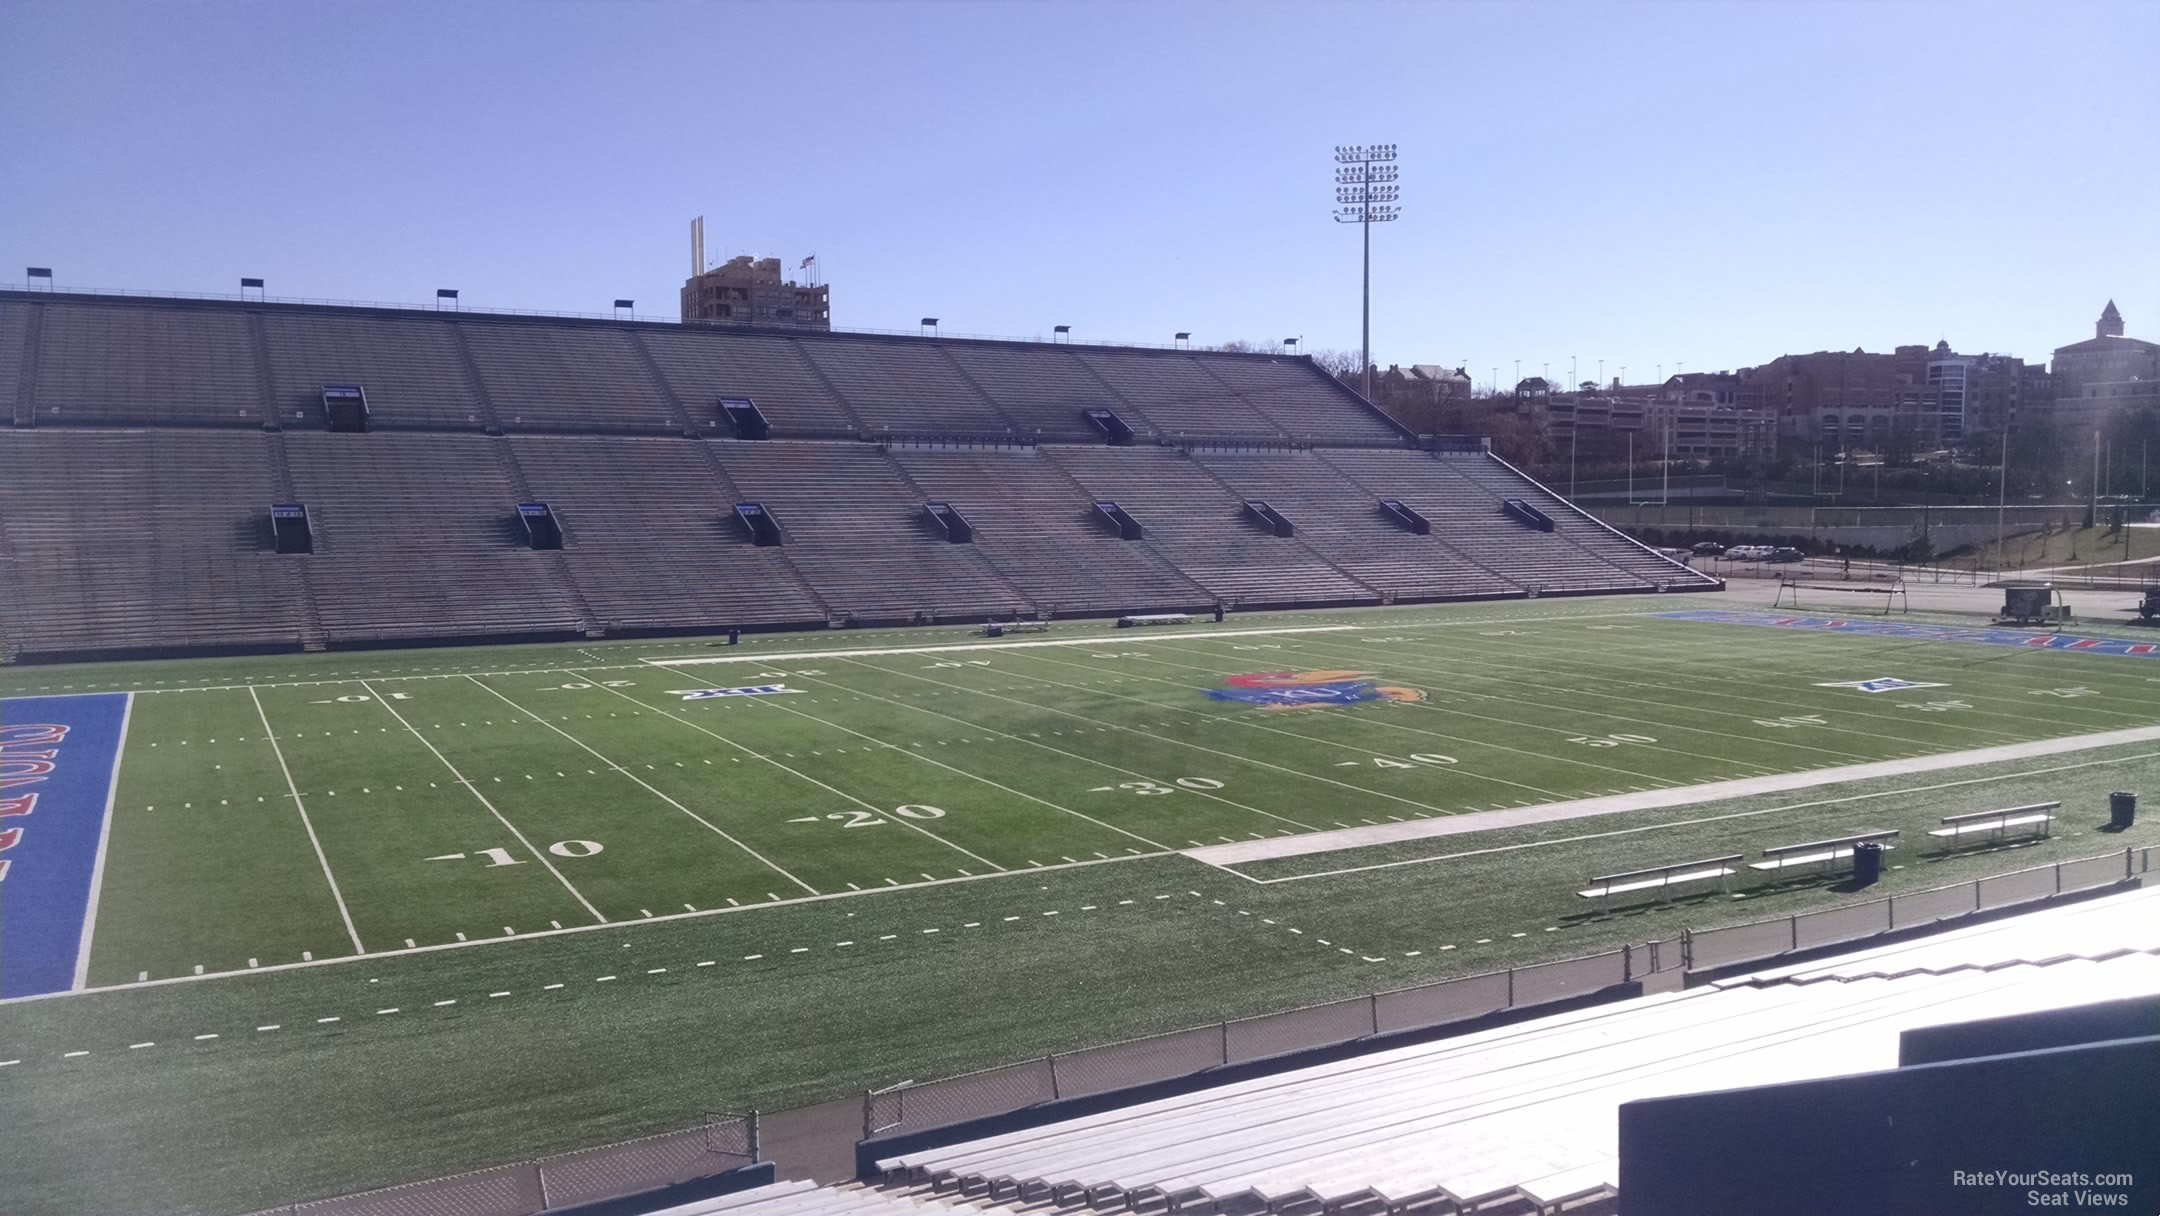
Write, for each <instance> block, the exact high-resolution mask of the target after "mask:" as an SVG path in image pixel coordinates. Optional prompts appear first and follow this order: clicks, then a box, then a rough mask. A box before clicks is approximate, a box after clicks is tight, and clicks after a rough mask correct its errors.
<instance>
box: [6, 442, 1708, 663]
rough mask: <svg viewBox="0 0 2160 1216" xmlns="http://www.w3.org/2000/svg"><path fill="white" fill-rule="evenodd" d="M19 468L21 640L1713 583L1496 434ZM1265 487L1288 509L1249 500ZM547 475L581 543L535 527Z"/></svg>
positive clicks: (309, 633)
mask: <svg viewBox="0 0 2160 1216" xmlns="http://www.w3.org/2000/svg"><path fill="white" fill-rule="evenodd" d="M0 464H4V466H5V467H7V468H8V469H9V470H10V476H9V477H8V478H7V479H5V481H4V482H0V545H4V546H5V549H4V550H0V556H5V557H6V558H7V559H8V561H9V568H10V570H11V571H14V572H15V576H14V577H11V578H9V579H7V580H4V582H5V583H6V587H5V589H4V590H0V596H4V597H5V599H4V600H0V606H4V607H5V609H6V610H7V613H8V621H9V624H10V628H9V630H8V631H7V635H6V637H5V643H6V645H7V648H8V651H9V653H10V654H11V655H13V656H17V657H20V656H38V655H53V654H62V653H115V652H127V651H145V650H153V649H161V648H164V649H187V648H220V647H288V648H289V647H293V646H299V645H317V646H322V645H351V644H363V643H369V642H378V641H387V640H396V639H409V640H421V639H432V638H468V637H469V638H479V637H499V636H512V635H517V636H530V635H546V634H572V633H578V632H585V633H600V632H606V633H624V632H662V631H669V630H677V631H689V630H697V629H707V630H711V629H720V628H727V627H736V626H747V627H757V626H780V625H813V624H820V623H826V622H831V621H836V620H852V621H857V622H862V621H871V620H879V621H894V620H899V621H905V620H913V619H926V620H927V619H941V620H953V619H980V618H984V617H990V616H1009V615H1011V614H1016V613H1026V614H1034V613H1041V612H1049V613H1059V614H1065V615H1084V614H1102V613H1116V612H1131V611H1148V610H1158V611H1194V610H1201V609H1206V608H1209V607H1211V606H1212V605H1214V604H1216V603H1218V602H1222V603H1225V604H1227V605H1229V606H1231V607H1246V608H1254V607H1261V606H1288V605H1301V604H1306V605H1309V604H1330V603H1376V602H1380V601H1382V600H1402V601H1407V600H1419V599H1442V598H1453V597H1477V596H1488V597H1489V596H1511V595H1524V594H1529V593H1533V592H1536V593H1546V592H1560V591H1569V592H1583V591H1639V590H1649V589H1652V588H1655V587H1658V586H1661V585H1664V586H1671V587H1684V586H1704V585H1711V584H1709V582H1708V580H1705V579H1703V578H1701V576H1699V575H1695V574H1694V573H1693V572H1691V571H1688V570H1686V569H1685V568H1683V567H1680V566H1676V565H1674V564H1672V563H1670V562H1666V561H1665V560H1664V559H1662V558H1659V557H1657V556H1656V555H1655V554H1653V553H1650V552H1649V551H1647V550H1643V549H1641V548H1640V547H1639V546H1636V545H1634V544H1633V543H1632V542H1629V541H1627V540H1625V539H1623V538H1621V537H1619V536H1618V535H1617V534H1614V533H1611V532H1608V531H1606V530H1604V529H1603V528H1602V527H1601V526H1600V525H1598V524H1596V523H1595V522H1594V521H1591V520H1589V519H1588V518H1587V517H1585V516H1581V515H1578V514H1576V513H1574V512H1572V511H1570V510H1568V509H1567V508H1565V507H1564V505H1562V504H1561V503H1560V502H1559V500H1557V499H1554V498H1551V497H1550V496H1546V497H1545V499H1544V501H1546V502H1547V505H1548V506H1549V507H1550V508H1551V511H1552V514H1553V516H1554V518H1555V519H1557V520H1559V521H1560V524H1561V526H1560V528H1559V529H1558V530H1556V531H1555V532H1553V533H1549V534H1548V533H1540V532H1534V531H1530V530H1528V529H1525V528H1523V527H1522V526H1521V525H1520V524H1518V523H1516V522H1515V521H1513V520H1512V519H1510V518H1508V517H1506V516H1505V515H1503V514H1502V513H1501V511H1500V510H1499V509H1498V506H1497V503H1498V498H1497V495H1499V494H1502V493H1505V494H1508V495H1532V494H1541V493H1542V491H1539V490H1538V489H1537V487H1535V485H1534V484H1533V483H1530V482H1529V481H1528V480H1527V479H1525V478H1523V477H1521V476H1520V475H1519V474H1516V473H1514V472H1513V471H1512V470H1509V469H1507V468H1505V467H1504V466H1501V465H1499V464H1497V463H1496V462H1493V461H1491V460H1490V458H1488V457H1484V456H1478V455H1469V456H1445V457H1436V456H1433V455H1428V454H1424V453H1419V452H1413V451H1408V450H1392V451H1391V450H1363V449H1350V450H1340V451H1325V452H1322V451H1299V452H1290V451H1278V452H1270V453H1264V454H1249V453H1236V452H1231V453H1208V452H1205V451H1202V452H1200V453H1198V454H1192V455H1188V454H1186V453H1184V452H1181V451H1179V450H1176V449H1170V448H1161V447H1135V448H1115V447H1107V446H1092V445H1070V446H1066V445H1044V446H1034V447H1011V448H967V449H960V448H933V447H906V446H899V447H890V448H888V447H885V446H882V445H875V444H867V443H861V442H855V441H787V440H780V441H767V442H757V443H751V442H741V441H734V440H706V439H698V440H688V439H683V438H679V437H660V436H653V437H636V436H621V435H511V436H508V437H494V436H487V435H482V434H470V433H432V434H429V433H412V432H395V431H389V432H375V433H368V434H334V433H328V432H321V431H284V432H262V431H230V430H214V429H205V428H165V429H143V430H136V429H93V428H85V429H75V428H62V427H35V428H14V429H9V430H0ZM1261 497H1264V498H1267V499H1270V500H1272V501H1273V502H1274V504H1275V505H1276V507H1277V508H1278V509H1279V511H1280V512H1281V513H1282V514H1283V515H1284V516H1285V517H1286V518H1288V519H1289V520H1290V521H1291V522H1292V523H1294V524H1295V526H1296V529H1297V531H1296V534H1295V535H1293V536H1289V537H1282V536H1277V535H1275V534H1274V533H1273V532H1272V531H1270V530H1269V529H1267V528H1264V527H1262V526H1260V525H1259V524H1258V523H1257V522H1256V521H1254V520H1253V519H1251V518H1249V517H1248V515H1247V514H1246V511H1245V506H1244V504H1245V502H1246V500H1248V499H1251V498H1261ZM1383 497H1396V498H1400V499H1403V500H1405V501H1408V502H1411V503H1413V504H1415V505H1417V506H1418V508H1419V509H1420V510H1422V511H1424V512H1426V513H1427V514H1428V515H1429V516H1430V517H1431V518H1432V519H1433V520H1434V521H1435V526H1434V529H1433V531H1432V533H1431V534H1430V535H1417V534H1414V533H1412V532H1410V531H1407V530H1405V529H1403V528H1401V527H1400V526H1398V525H1397V524H1395V523H1393V522H1391V521H1390V520H1389V519H1388V517H1387V516H1386V515H1385V514H1384V513H1383V512H1382V511H1381V510H1380V508H1379V506H1378V500H1379V499H1381V498H1383ZM1103 499H1109V500H1114V501H1117V502H1119V503H1120V504H1121V505H1122V506H1123V507H1124V509H1125V510H1126V511H1127V512H1128V513H1129V514H1130V515H1131V516H1133V517H1134V518H1136V519H1137V520H1139V521H1140V522H1141V524H1142V525H1143V527H1144V529H1145V533H1144V537H1143V539H1140V540H1138V541H1127V540H1121V539H1119V538H1118V537H1117V536H1116V534H1115V533H1114V532H1112V531H1111V530H1110V529H1109V528H1108V527H1106V526H1105V525H1104V523H1103V522H1102V521H1101V520H1100V518H1099V517H1098V516H1097V515H1096V513H1095V511H1094V507H1093V504H1094V502H1095V501H1097V500H1103ZM273 501H277V502H300V503H303V504H305V505H306V506H307V508H308V512H309V516H310V522H311V527H312V531H313V535H314V542H315V543H314V552H313V553H311V554H306V555H288V556H280V555H277V554H275V553H273V552H272V551H271V538H270V532H269V527H268V522H267V514H268V507H269V504H270V503H271V502H273ZM530 501H543V502H547V503H549V504H550V505H551V507H552V508H553V510H554V513H555V517H556V519H557V520H558V522H559V523H560V525H561V528H562V532H563V547H562V548H561V550H559V551H537V550H534V549H532V548H529V547H527V546H526V544H525V537H524V533H523V531H522V529H521V528H520V527H519V525H518V523H517V522H516V511H515V506H516V504H517V503H520V502H530ZM741 502H757V503H761V504H763V505H764V507H765V508H766V510H767V511H768V512H770V514H771V516H772V517H773V518H774V519H775V520H777V521H778V523H779V525H780V528H781V533H782V543H781V544H780V545H778V546H771V547H759V546H756V545H754V544H752V543H751V541H750V539H749V538H748V537H747V536H746V535H745V534H744V532H743V531H742V530H741V528H740V527H739V526H738V525H737V523H736V521H735V519H734V517H733V507H734V504H736V503H741ZM929 502H949V503H951V504H952V505H953V506H954V507H955V508H956V509H958V510H959V511H960V512H961V514H962V515H963V516H965V517H966V518H967V519H968V520H970V521H971V522H972V523H973V525H974V542H973V543H971V544H950V543H947V541H946V537H945V534H944V532H943V531H942V530H941V529H939V528H938V527H937V526H935V525H934V524H933V523H932V522H931V521H930V520H929V518H928V517H927V515H926V514H925V511H924V505H925V504H926V503H929Z"/></svg>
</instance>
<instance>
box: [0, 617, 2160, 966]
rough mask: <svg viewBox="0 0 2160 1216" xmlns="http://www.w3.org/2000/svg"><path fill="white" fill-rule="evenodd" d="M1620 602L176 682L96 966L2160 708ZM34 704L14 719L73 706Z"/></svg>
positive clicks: (356, 945)
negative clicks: (1542, 611)
mask: <svg viewBox="0 0 2160 1216" xmlns="http://www.w3.org/2000/svg"><path fill="white" fill-rule="evenodd" d="M1602 608H1603V610H1602V611H1601V610H1599V609H1598V608H1597V607H1592V606H1589V605H1576V606H1572V610H1570V611H1565V612H1564V614H1554V615H1535V616H1531V615H1523V616H1511V615H1509V614H1506V613H1489V614H1487V615H1488V617H1489V619H1485V620H1482V621H1473V622H1470V623H1463V622H1459V621H1454V620H1451V619H1450V618H1449V617H1448V616H1447V615H1445V614H1432V616H1433V619H1430V620H1425V621H1419V620H1416V619H1408V620H1401V621H1396V622H1387V623H1373V622H1361V621H1358V620H1356V619H1355V618H1351V619H1345V620H1342V621H1339V622H1331V623H1284V624H1280V625H1272V626H1270V625H1256V626H1237V627H1213V626H1207V625H1198V626H1193V627H1189V628H1188V629H1186V630H1185V631H1182V632H1179V631H1175V630H1173V629H1165V630H1163V631H1161V632H1156V633H1148V632H1142V631H1134V630H1126V631H1116V632H1105V631H1103V630H1101V629H1100V628H1099V627H1089V626H1078V627H1074V628H1073V630H1072V632H1080V633H1085V634H1087V635H1088V636H1085V637H1078V638H1072V637H1060V636H1049V637H1025V638H1015V639H1007V640H1001V641H991V640H987V639H974V638H969V637H966V636H965V635H958V636H955V635H952V634H946V635H940V636H937V637H936V638H935V639H934V640H932V639H928V638H925V639H922V644H919V645H913V646H909V645H899V646H893V645H884V646H840V645H835V644H834V643H833V642H832V641H831V640H827V639H819V640H820V641H824V643H825V645H824V646H823V647H816V646H811V645H802V644H801V643H803V642H806V641H808V639H800V638H798V639H795V640H796V641H797V642H798V645H797V646H795V647H794V648H791V649H781V648H780V647H779V646H767V647H765V649H766V650H768V651H770V652H772V653H770V654H768V655H767V656H765V657H759V656H757V655H754V654H745V655H737V654H733V653H730V652H729V651H728V650H727V649H726V648H721V649H718V650H715V649H710V648H705V647H702V646H698V645H688V646H682V647H676V648H661V649H660V651H659V652H657V653H648V654H645V655H642V656H640V657H639V658H638V659H637V660H636V661H632V662H609V663H593V662H590V661H577V660H576V659H575V658H574V657H573V659H572V660H571V661H565V662H562V663H560V664H554V665H534V666H519V665H516V664H511V663H506V664H503V665H502V666H501V667H500V668H498V669H496V670H482V671H463V672H455V673H452V672H427V673H423V674H383V675H369V674H363V673H362V672H360V671H347V672H341V673H338V674H337V675H334V676H325V677H322V678H314V679H275V678H266V679H254V680H249V681H246V682H242V683H239V684H227V683H206V684H203V685H196V686H181V687H177V688H156V687H155V686H153V688H152V689H150V690H144V691H140V692H138V693H137V694H136V695H135V696H134V697H133V701H132V705H131V706H130V707H129V708H128V709H127V712H126V728H125V738H124V739H123V740H122V745H121V751H120V756H119V764H118V770H117V779H116V782H115V784H114V787H113V788H112V790H111V791H110V795H111V803H112V812H111V822H110V827H109V840H108V841H107V842H106V846H105V854H106V855H105V858H104V862H103V873H102V875H101V877H100V881H99V887H100V891H99V892H98V893H97V896H96V898H95V902H94V904H93V905H91V908H92V909H93V910H94V914H95V919H94V923H92V924H90V925H89V926H88V933H87V935H86V940H87V941H88V944H89V949H88V957H87V967H85V968H81V970H82V976H83V980H84V982H85V983H86V984H87V985H89V986H101V985H110V984H119V983H128V982H140V981H145V980H153V979H167V978H170V977H174V976H189V975H195V974H207V973H216V972H226V971H236V970H245V969H248V968H257V967H264V966H275V965H278V964H289V963H297V962H303V961H316V960H326V959H332V958H337V957H340V956H347V955H359V954H364V953H370V954H371V953H383V952H392V951H398V950H412V949H420V948H424V947H435V946H443V945H446V944H453V943H471V942H477V941H482V940H486V939H496V938H508V937H515V936H520V935H531V934H535V933H546V932H555V931H564V930H569V929H572V928H584V927H589V926H596V925H605V924H611V923H617V922H623V921H635V920H642V919H654V918H660V917H679V916H694V915H701V914H715V913H722V912H727V911H732V910H738V909H744V908H749V907H754V906H758V905H768V904H775V903H785V902H789V901H795V900H803V899H811V898H820V897H831V896H839V895H852V894H861V893H867V892H876V891H878V890H881V889H886V890H889V889H892V888H897V887H914V886H919V885H922V884H930V883H951V882H959V881H969V880H994V879H996V878H998V877H1001V876H1010V875H1012V874H1014V873H1016V872H1021V871H1033V870H1044V869H1051V868H1058V867H1072V866H1084V865H1101V864H1110V863H1116V862H1120V861H1124V860H1129V859H1132V858H1137V857H1146V856H1152V855H1159V854H1163V853H1166V852H1171V851H1177V850H1185V849H1196V848H1201V847H1203V846H1210V845H1218V844H1229V843H1235V842H1243V841H1250V840H1261V839H1265V838H1268V837H1281V836H1289V835H1294V834H1300V833H1309V832H1324V831H1328V830H1330V829H1343V828H1351V827H1355V826H1358V825H1376V824H1383V823H1390V822H1393V823H1400V822H1405V821H1408V820H1413V819H1429V818H1434V817H1440V816H1458V815H1463V814H1467V813H1473V812H1479V811H1490V810H1498V809H1504V808H1513V807H1520V806H1525V805H1534V804H1544V803H1554V802H1562V801H1567V800H1571V799H1580V798H1585V797H1590V796H1597V795H1608V794H1620V793H1628V792H1639V791H1647V790H1655V789H1661V788H1668V787H1675V786H1692V785H1699V784H1704V783H1710V782H1724V781H1732V780H1735V779H1744V778H1749V777H1760V776H1764V775H1769V774H1777V773H1787V772H1793V771H1796V770H1809V769H1822V768H1829V767H1834V766H1844V765H1853V764H1860V763H1864V762H1869V761H1883V760H1895V759H1900V758H1910V757H1917V756H1922V755H1926V754H1930V753H1937V752H1954V751H1963V750H1969V749H1984V748H1989V747H1994V746H1999V745H2003V744H2009V743H2016V742H2020V741H2025V740H2032V739H2039V738H2045V737H2050V736H2062V735H2078V734H2086V733H2094V732H2105V731H2112V730H2119V729H2123V728H2126V727H2137V726H2145V725H2151V724H2152V723H2153V722H2154V720H2155V715H2154V713H2153V712H2152V702H2153V700H2154V696H2153V694H2154V693H2155V692H2156V691H2160V684H2155V683H2154V682H2153V680H2152V678H2151V674H2150V673H2156V672H2160V663H2151V662H2132V661H2125V658H2134V657H2138V656H2135V655H2131V656H2122V655H2102V656H2085V655H2076V656H2071V655H2064V654H2058V653H2046V654H2019V653H2016V652H2015V651H2008V650H2002V649H1994V648H1987V647H1981V646H1970V645H1959V644H1955V643H1946V642H1935V641H1926V640H1916V639H1912V638H1905V637H1879V636H1860V637H1854V636H1838V635H1836V634H1832V633H1827V632H1805V631H1786V632H1782V633H1780V634H1775V635H1773V634H1772V633H1770V632H1769V631H1767V630H1762V629H1749V628H1742V627H1739V626H1737V625H1736V624H1734V623H1729V622H1722V621H1710V622H1704V621H1697V620H1685V619H1671V618H1670V617H1668V616H1661V615H1654V614H1649V613H1638V612H1627V611H1616V610H1615V608H1614V607H1613V606H1611V605H1609V604H1607V605H1603V606H1602ZM671 650H672V653H670V651H671ZM487 653H488V652H478V653H474V652H464V653H462V654H460V655H459V656H458V657H460V658H467V659H484V658H485V657H486V655H487ZM496 653H498V654H499V656H500V657H501V658H503V659H508V658H510V657H511V656H512V654H513V653H515V652H507V651H506V652H496ZM596 653H597V652H596ZM351 665H352V664H351V661H350V660H347V661H346V663H345V664H341V666H346V667H350V666H351ZM296 674H297V673H296ZM1872 680H1884V681H1890V682H1892V684H1891V686H1889V687H1882V686H1877V687H1876V688H1874V689H1873V690H1871V689H1870V688H1868V687H1866V686H1863V684H1864V682H1866V681H1872ZM102 699H103V698H98V697H83V696H81V695H80V694H77V696H76V698H75V699H71V700H64V701H59V702H56V703H55V709H56V710H57V711H58V712H60V713H62V714H66V713H69V712H75V710H76V708H77V707H81V706H84V705H89V706H91V707H97V706H98V703H99V701H101V700H102ZM15 704H16V705H17V706H19V708H16V710H15V712H14V713H11V714H10V716H9V717H10V722H11V723H16V722H19V721H21V719H22V717H23V715H24V714H26V713H27V712H29V711H30V710H31V709H32V707H35V706H37V705H38V704H39V702H37V701H34V700H26V701H21V702H17V703H15ZM25 823H26V824H37V821H36V820H35V819H33V818H29V817H26V818H25ZM38 826H42V825H41V824H38ZM63 936H64V935H63ZM80 961H81V960H78V963H79V962H80Z"/></svg>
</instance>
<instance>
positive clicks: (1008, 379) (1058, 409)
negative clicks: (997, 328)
mask: <svg viewBox="0 0 2160 1216" xmlns="http://www.w3.org/2000/svg"><path fill="white" fill-rule="evenodd" d="M945 353H946V354H948V355H950V356H951V357H952V361H953V362H954V363H955V364H957V365H958V366H959V368H960V370H961V371H963V372H965V373H966V374H967V376H968V378H969V379H970V380H973V381H974V382H975V385H976V387H978V388H980V389H981V390H982V391H983V392H984V393H985V394H986V395H987V396H988V397H989V398H990V399H991V400H992V401H995V402H997V405H998V408H999V409H1001V410H1003V411H1004V412H1005V414H1006V416H1008V417H1010V418H1011V419H1012V420H1013V421H1014V422H1015V423H1017V424H1019V426H1020V429H1021V431H1022V432H1023V433H1024V434H1026V435H1028V436H1029V437H1030V438H1034V439H1039V440H1041V441H1043V442H1046V443H1049V442H1067V443H1090V442H1093V443H1100V442H1101V439H1100V438H1099V437H1098V436H1097V435H1096V433H1095V429H1094V428H1093V427H1092V426H1090V425H1089V424H1088V421H1087V419H1086V418H1085V417H1084V416H1083V414H1082V411H1084V410H1090V409H1108V410H1113V411H1116V413H1117V415H1118V416H1119V417H1120V418H1123V419H1124V420H1125V424H1126V425H1127V426H1129V427H1131V428H1132V429H1133V433H1134V434H1135V435H1136V436H1137V437H1138V438H1139V441H1140V442H1143V443H1145V442H1147V441H1148V440H1150V439H1152V438H1153V436H1154V431H1153V429H1152V428H1151V427H1150V426H1149V425H1148V422H1147V420H1146V419H1145V418H1142V417H1140V416H1139V412H1138V411H1137V410H1135V409H1134V408H1133V407H1132V406H1131V405H1129V404H1127V403H1126V402H1125V401H1124V400H1123V399H1121V398H1120V397H1118V396H1117V394H1115V393H1113V392H1111V391H1110V389H1109V388H1108V387H1107V386H1105V385H1104V384H1103V383H1102V382H1101V381H1100V380H1098V379H1096V378H1095V377H1094V376H1091V375H1089V374H1088V371H1087V366H1086V364H1085V363H1083V362H1082V361H1081V359H1080V358H1079V357H1078V356H1076V355H1074V354H1073V353H1072V352H1070V351H1066V350H1056V349H1043V348H1041V347H1013V348H1008V347H1003V346H993V345H991V344H989V343H983V342H976V343H960V342H955V343H952V344H950V345H948V346H946V347H945Z"/></svg>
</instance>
